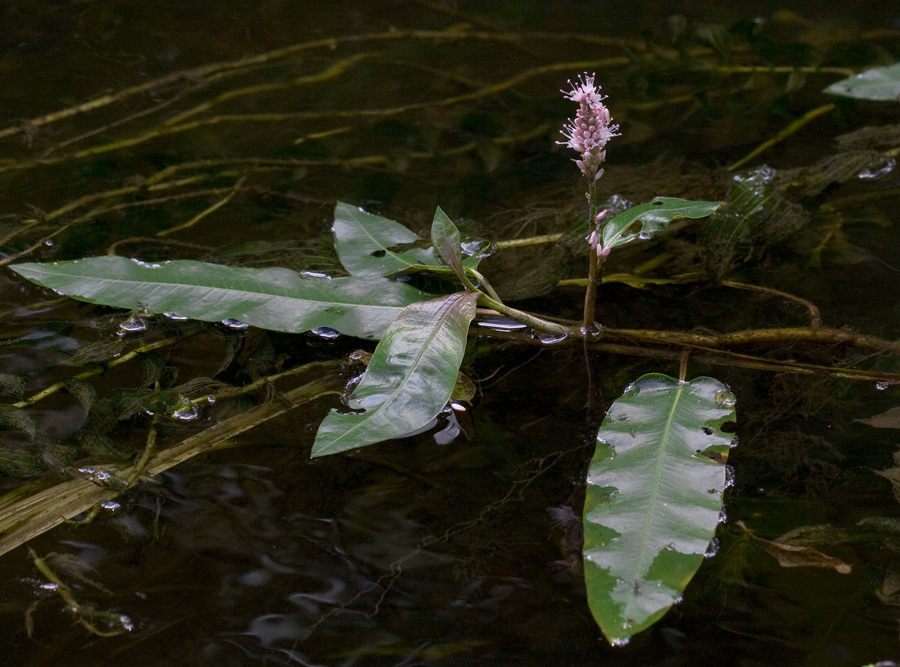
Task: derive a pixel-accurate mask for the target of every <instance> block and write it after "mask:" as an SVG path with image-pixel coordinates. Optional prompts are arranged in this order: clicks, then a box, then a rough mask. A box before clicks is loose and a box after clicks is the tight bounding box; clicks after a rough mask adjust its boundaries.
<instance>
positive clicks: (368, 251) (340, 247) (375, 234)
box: [331, 202, 481, 278]
mask: <svg viewBox="0 0 900 667" xmlns="http://www.w3.org/2000/svg"><path fill="white" fill-rule="evenodd" d="M440 216H443V218H444V219H445V220H446V222H447V223H449V225H450V227H452V230H450V229H447V230H446V231H447V233H448V234H452V231H453V230H456V226H455V225H454V224H453V223H452V222H451V221H450V218H448V217H447V216H446V214H445V213H444V212H443V211H442V210H441V209H440V208H438V210H437V212H436V213H435V221H437V220H438V218H439V217H440ZM331 230H332V231H333V232H334V249H335V251H336V252H337V255H338V258H339V259H340V260H341V264H342V265H343V266H344V268H345V269H347V271H348V272H349V273H350V275H352V276H356V277H357V278H382V277H386V276H389V275H392V274H394V273H399V272H405V273H412V272H416V271H422V270H429V267H436V268H437V270H438V271H439V272H440V271H441V270H442V269H444V264H442V263H441V260H440V259H438V256H437V254H436V253H435V248H410V249H408V250H397V249H396V248H397V246H400V245H406V244H413V243H420V242H422V241H423V239H421V238H420V237H419V236H417V235H416V234H414V233H413V232H411V231H410V230H408V229H407V228H406V227H404V226H403V225H401V224H400V223H399V222H394V221H393V220H388V219H387V218H382V217H381V216H380V215H373V214H371V213H366V212H365V211H363V210H362V209H360V208H357V207H356V206H351V205H350V204H346V203H344V202H338V203H337V205H336V206H335V207H334V225H333V226H332V228H331ZM433 234H434V230H433V229H432V238H433ZM456 235H457V238H456V245H457V248H458V247H459V245H460V243H459V241H460V239H459V231H458V230H456ZM435 243H436V242H435ZM435 247H437V245H435ZM457 252H459V251H458V250H457ZM444 261H447V260H446V258H445V260H444ZM480 261H481V257H480V256H479V255H474V256H472V257H466V258H465V259H464V260H462V265H463V266H464V267H466V268H470V269H477V268H478V263H479V262H480ZM447 264H448V265H449V264H450V262H447ZM451 266H452V265H451ZM452 271H453V272H454V273H456V269H455V268H454V269H452Z"/></svg>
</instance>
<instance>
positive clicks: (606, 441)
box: [583, 374, 735, 644]
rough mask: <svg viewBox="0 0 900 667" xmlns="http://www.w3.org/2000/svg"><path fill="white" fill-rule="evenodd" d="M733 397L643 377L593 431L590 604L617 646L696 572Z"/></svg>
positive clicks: (716, 509) (715, 506)
mask: <svg viewBox="0 0 900 667" xmlns="http://www.w3.org/2000/svg"><path fill="white" fill-rule="evenodd" d="M734 419H735V411H734V396H733V394H731V392H729V391H728V390H727V389H726V387H725V386H724V385H722V384H721V383H720V382H718V381H717V380H714V379H712V378H697V379H696V380H693V381H692V382H685V383H682V382H678V381H677V380H673V379H672V378H670V377H668V376H665V375H660V374H650V375H645V376H643V377H642V378H640V379H639V380H638V381H637V382H635V383H634V384H633V385H632V386H631V387H629V388H628V389H627V390H626V391H625V393H624V394H623V395H622V396H621V397H619V398H618V399H617V400H616V401H615V402H614V403H613V405H612V406H611V407H610V409H609V412H608V413H607V415H606V418H605V419H604V420H603V424H602V426H601V427H600V431H599V433H598V434H597V448H596V452H595V454H594V459H593V461H592V462H591V466H590V469H589V471H588V477H587V492H586V498H585V504H584V549H583V555H584V573H585V582H586V585H587V593H588V604H589V606H590V608H591V612H592V613H593V615H594V618H595V619H596V621H597V623H598V624H599V625H600V628H601V630H602V631H603V633H604V635H605V636H606V637H607V639H609V640H610V641H611V642H612V643H614V644H618V643H622V642H623V641H624V640H626V639H627V638H628V637H630V636H631V635H633V634H635V633H637V632H640V631H641V630H644V629H645V628H647V627H649V626H650V625H652V624H653V623H655V622H656V621H657V620H659V619H660V618H661V617H662V616H663V614H665V613H666V611H667V610H668V609H669V608H670V607H671V606H672V605H673V604H674V603H675V601H676V599H677V598H678V596H679V595H681V593H682V591H683V590H684V588H685V587H686V586H687V584H688V582H689V581H690V580H691V577H693V576H694V573H695V572H696V571H697V569H698V568H699V567H700V563H701V562H702V560H703V554H704V553H705V551H706V549H707V546H708V544H709V541H710V540H711V539H712V537H713V535H714V533H715V530H716V525H717V523H718V520H719V514H720V511H721V506H722V491H723V489H724V487H725V466H724V465H722V464H720V463H714V462H712V461H711V460H710V458H708V457H706V456H703V455H702V454H701V453H700V452H704V451H708V450H709V448H710V447H713V448H715V447H719V448H722V447H727V446H728V445H729V444H730V442H731V440H732V436H731V435H730V434H728V433H725V432H723V431H722V429H721V426H722V424H724V423H725V422H733V421H734Z"/></svg>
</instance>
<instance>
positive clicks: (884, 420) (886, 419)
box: [853, 407, 900, 428]
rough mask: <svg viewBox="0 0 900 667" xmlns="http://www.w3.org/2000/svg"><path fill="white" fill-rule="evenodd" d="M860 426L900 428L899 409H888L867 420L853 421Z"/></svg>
mask: <svg viewBox="0 0 900 667" xmlns="http://www.w3.org/2000/svg"><path fill="white" fill-rule="evenodd" d="M853 421H855V422H859V423H860V424H866V425H868V426H872V427H873V428H900V407H896V408H890V409H889V410H887V411H886V412H882V413H880V414H877V415H875V416H873V417H869V418H868V419H854V420H853Z"/></svg>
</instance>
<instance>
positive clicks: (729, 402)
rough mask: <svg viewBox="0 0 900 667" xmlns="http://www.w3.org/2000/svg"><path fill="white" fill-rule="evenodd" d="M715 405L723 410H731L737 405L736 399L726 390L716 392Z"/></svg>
mask: <svg viewBox="0 0 900 667" xmlns="http://www.w3.org/2000/svg"><path fill="white" fill-rule="evenodd" d="M716 403H718V404H719V406H720V407H723V408H733V407H734V406H735V404H736V403H737V399H736V398H735V397H734V394H732V393H731V392H730V391H728V390H727V389H722V390H721V391H718V392H716Z"/></svg>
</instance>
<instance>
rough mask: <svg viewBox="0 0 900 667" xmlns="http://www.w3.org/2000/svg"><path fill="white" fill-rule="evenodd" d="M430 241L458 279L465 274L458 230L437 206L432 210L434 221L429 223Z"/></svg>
mask: <svg viewBox="0 0 900 667" xmlns="http://www.w3.org/2000/svg"><path fill="white" fill-rule="evenodd" d="M431 242H432V243H433V244H434V247H435V249H437V251H438V253H439V254H440V256H441V259H443V260H444V263H445V264H446V265H447V266H449V267H450V268H451V269H452V271H453V273H455V274H456V276H457V277H458V278H460V279H463V277H464V276H465V273H464V270H463V262H462V248H461V246H460V243H461V239H460V236H459V230H458V229H457V228H456V225H454V224H453V221H452V220H450V218H448V217H447V214H446V213H444V212H443V211H442V210H441V207H440V206H438V208H437V210H436V211H435V212H434V222H432V223H431Z"/></svg>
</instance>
